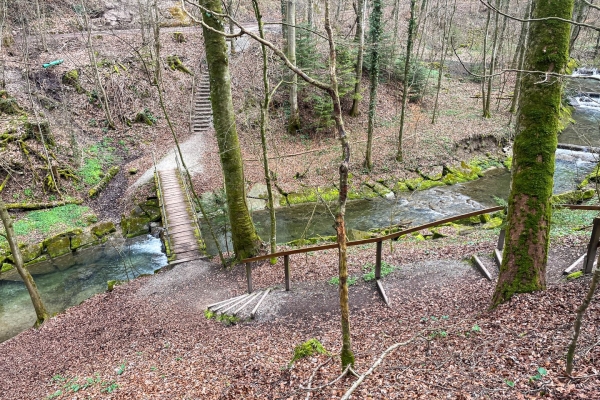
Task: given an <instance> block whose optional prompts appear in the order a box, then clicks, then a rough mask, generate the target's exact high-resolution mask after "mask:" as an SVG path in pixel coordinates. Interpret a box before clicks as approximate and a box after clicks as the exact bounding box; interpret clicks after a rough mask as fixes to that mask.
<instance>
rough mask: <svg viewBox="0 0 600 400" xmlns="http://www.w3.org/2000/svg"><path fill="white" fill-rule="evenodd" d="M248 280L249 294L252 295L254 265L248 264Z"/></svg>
mask: <svg viewBox="0 0 600 400" xmlns="http://www.w3.org/2000/svg"><path fill="white" fill-rule="evenodd" d="M246 279H247V280H248V294H250V293H252V265H250V263H246Z"/></svg>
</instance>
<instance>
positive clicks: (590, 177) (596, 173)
mask: <svg viewBox="0 0 600 400" xmlns="http://www.w3.org/2000/svg"><path fill="white" fill-rule="evenodd" d="M592 182H600V168H599V167H596V168H594V170H593V171H592V172H590V173H589V174H587V176H586V177H585V178H584V179H583V181H581V183H580V184H579V185H577V189H583V188H585V187H586V186H587V185H589V184H590V183H592Z"/></svg>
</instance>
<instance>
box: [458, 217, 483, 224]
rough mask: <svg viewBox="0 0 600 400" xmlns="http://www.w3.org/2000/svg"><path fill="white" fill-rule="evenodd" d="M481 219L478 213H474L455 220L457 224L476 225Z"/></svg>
mask: <svg viewBox="0 0 600 400" xmlns="http://www.w3.org/2000/svg"><path fill="white" fill-rule="evenodd" d="M481 222H482V221H481V219H480V218H479V215H475V216H472V217H469V218H463V219H459V220H458V221H456V223H457V224H459V225H478V224H480V223H481Z"/></svg>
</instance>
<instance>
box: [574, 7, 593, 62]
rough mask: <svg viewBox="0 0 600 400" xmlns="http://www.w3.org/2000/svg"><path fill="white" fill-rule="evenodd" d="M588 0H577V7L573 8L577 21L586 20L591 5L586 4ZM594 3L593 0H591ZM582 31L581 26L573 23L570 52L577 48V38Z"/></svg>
mask: <svg viewBox="0 0 600 400" xmlns="http://www.w3.org/2000/svg"><path fill="white" fill-rule="evenodd" d="M586 1H587V0H576V1H575V8H574V10H573V20H574V21H575V22H577V23H581V22H582V21H585V19H586V17H587V15H588V12H589V6H588V5H587V4H586ZM591 3H593V0H592V1H591ZM580 32H581V26H579V25H575V24H574V25H573V26H571V39H570V40H569V53H571V52H572V51H573V49H574V48H575V42H577V38H578V37H579V33H580Z"/></svg>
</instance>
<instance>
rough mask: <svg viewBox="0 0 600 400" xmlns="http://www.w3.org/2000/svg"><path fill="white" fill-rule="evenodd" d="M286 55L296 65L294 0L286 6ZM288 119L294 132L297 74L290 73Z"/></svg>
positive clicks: (296, 117)
mask: <svg viewBox="0 0 600 400" xmlns="http://www.w3.org/2000/svg"><path fill="white" fill-rule="evenodd" d="M286 26H287V37H286V44H287V57H288V59H289V60H290V62H291V63H293V64H294V65H296V0H288V2H287V8H286ZM289 79H290V85H289V86H290V119H289V121H288V131H289V132H290V133H295V132H296V131H297V130H298V129H299V128H300V112H299V111H298V76H297V75H296V74H295V73H293V72H291V73H290V78H289Z"/></svg>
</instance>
